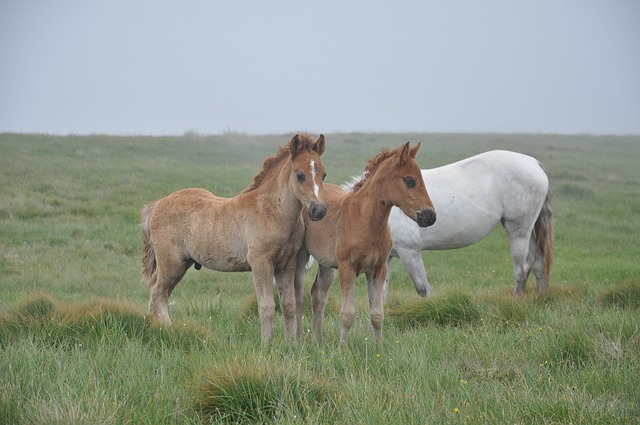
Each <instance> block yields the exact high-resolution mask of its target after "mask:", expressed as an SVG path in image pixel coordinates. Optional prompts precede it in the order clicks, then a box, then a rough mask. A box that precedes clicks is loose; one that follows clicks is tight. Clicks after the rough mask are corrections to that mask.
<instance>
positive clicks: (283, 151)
mask: <svg viewBox="0 0 640 425" xmlns="http://www.w3.org/2000/svg"><path fill="white" fill-rule="evenodd" d="M298 142H299V143H300V148H299V151H301V150H306V151H308V152H311V150H312V146H313V144H314V143H315V141H314V140H313V139H312V138H311V136H309V135H308V134H304V133H300V134H298ZM289 153H290V148H289V145H288V144H287V145H284V146H280V147H279V148H278V151H277V152H276V154H275V155H274V156H272V157H269V158H267V159H265V160H264V162H263V163H262V169H261V170H260V171H258V174H256V175H255V176H254V177H253V182H252V183H251V185H249V187H247V188H246V189H245V190H244V191H245V192H251V191H252V190H256V189H257V188H259V187H260V185H261V184H262V182H264V181H265V180H266V178H267V176H268V175H269V173H270V172H271V170H273V169H275V168H277V166H278V164H280V163H281V162H282V160H283V159H285V158H288V157H289Z"/></svg>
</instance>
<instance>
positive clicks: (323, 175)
mask: <svg viewBox="0 0 640 425" xmlns="http://www.w3.org/2000/svg"><path fill="white" fill-rule="evenodd" d="M326 178H327V172H326V171H325V172H324V173H322V181H324V179H326Z"/></svg>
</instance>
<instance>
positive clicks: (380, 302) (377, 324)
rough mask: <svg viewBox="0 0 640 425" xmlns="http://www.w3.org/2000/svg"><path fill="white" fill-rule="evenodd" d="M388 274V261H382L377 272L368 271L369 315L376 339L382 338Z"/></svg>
mask: <svg viewBox="0 0 640 425" xmlns="http://www.w3.org/2000/svg"><path fill="white" fill-rule="evenodd" d="M386 275H387V262H386V261H385V262H383V263H382V267H380V268H379V269H378V270H377V271H376V272H375V273H367V289H368V290H369V317H370V319H371V329H372V330H373V336H374V337H375V339H376V341H380V340H381V339H382V324H383V323H384V281H383V277H384V276H386Z"/></svg>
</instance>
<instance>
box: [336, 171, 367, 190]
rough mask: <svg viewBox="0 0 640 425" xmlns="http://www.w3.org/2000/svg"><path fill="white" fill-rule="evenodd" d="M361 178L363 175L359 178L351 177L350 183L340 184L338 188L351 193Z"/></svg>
mask: <svg viewBox="0 0 640 425" xmlns="http://www.w3.org/2000/svg"><path fill="white" fill-rule="evenodd" d="M363 178H364V173H362V174H360V175H359V176H353V177H351V180H350V181H348V182H344V183H342V184H341V185H340V187H341V188H343V189H344V190H345V191H347V192H352V191H353V186H355V185H356V184H358V183H359V182H360V181H361V180H362V179H363Z"/></svg>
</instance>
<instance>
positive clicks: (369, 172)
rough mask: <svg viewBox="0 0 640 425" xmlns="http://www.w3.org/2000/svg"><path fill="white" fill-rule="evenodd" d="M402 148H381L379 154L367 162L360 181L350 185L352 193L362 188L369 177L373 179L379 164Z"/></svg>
mask: <svg viewBox="0 0 640 425" xmlns="http://www.w3.org/2000/svg"><path fill="white" fill-rule="evenodd" d="M402 148H403V146H400V147H398V148H395V149H394V150H389V148H382V150H381V151H380V153H379V154H377V155H376V156H374V157H373V158H371V159H370V160H369V162H368V163H367V166H366V167H365V169H364V174H363V175H362V178H361V179H360V181H358V182H355V183H354V184H353V185H352V189H353V191H354V192H356V191H358V190H359V189H360V188H361V187H362V185H364V184H365V182H366V181H367V179H369V178H370V177H373V175H374V174H375V173H376V171H378V168H380V164H382V163H383V162H384V161H385V160H386V159H389V158H391V157H392V156H393V155H395V154H396V153H397V152H398V151H399V150H400V149H402Z"/></svg>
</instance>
